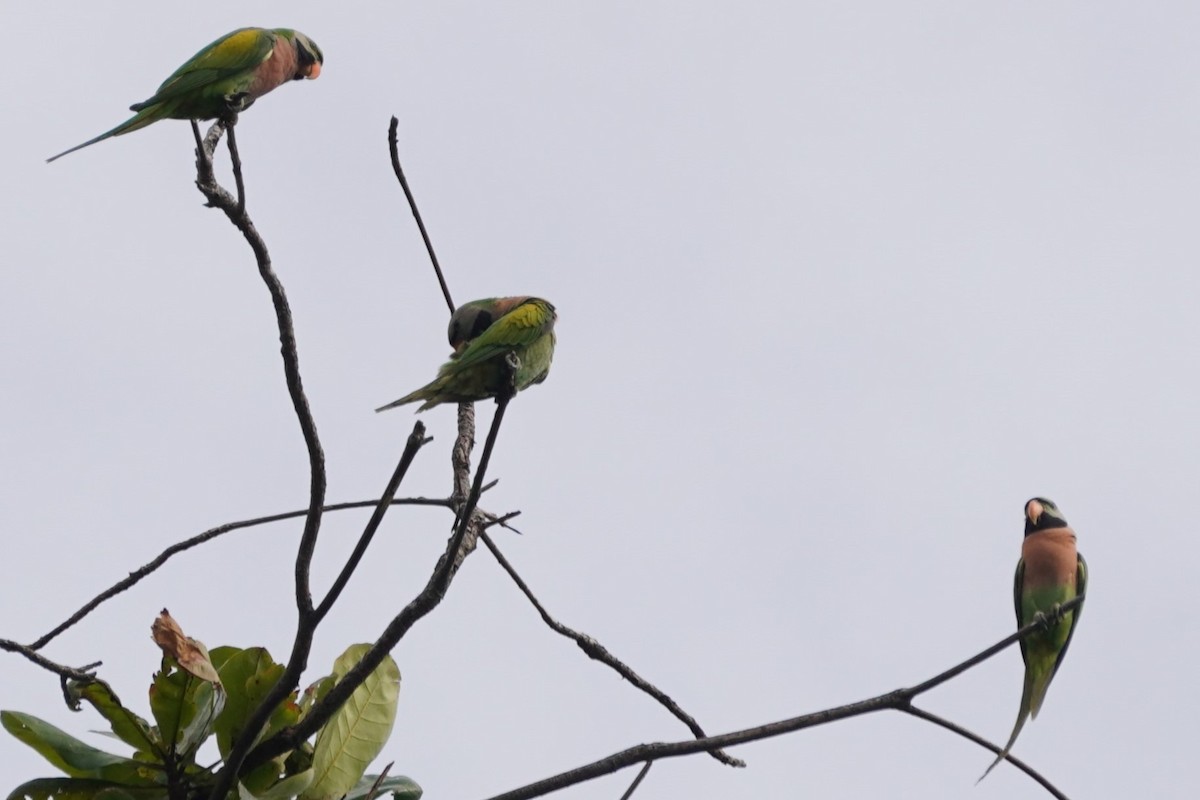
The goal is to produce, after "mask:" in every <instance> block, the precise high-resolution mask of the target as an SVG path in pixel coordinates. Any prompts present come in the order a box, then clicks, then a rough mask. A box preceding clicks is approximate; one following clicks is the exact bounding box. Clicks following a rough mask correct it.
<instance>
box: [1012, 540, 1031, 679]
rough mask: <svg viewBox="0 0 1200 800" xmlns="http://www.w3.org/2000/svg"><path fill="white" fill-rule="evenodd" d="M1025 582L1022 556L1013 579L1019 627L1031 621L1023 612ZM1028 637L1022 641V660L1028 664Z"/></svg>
mask: <svg viewBox="0 0 1200 800" xmlns="http://www.w3.org/2000/svg"><path fill="white" fill-rule="evenodd" d="M1024 584H1025V559H1023V558H1022V559H1020V560H1019V561H1017V574H1016V577H1015V578H1014V579H1013V605H1015V606H1016V608H1017V627H1018V628H1024V627H1025V626H1026V625H1027V624H1028V623H1029V620H1027V619H1025V618H1024V615H1022V614H1021V590H1022V589H1023V588H1024ZM1027 638H1028V637H1024V638H1022V639H1021V641H1020V645H1021V660H1022V661H1024V662H1025V663H1026V664H1028V663H1029V656H1028V655H1027V654H1026V652H1025V641H1026V639H1027Z"/></svg>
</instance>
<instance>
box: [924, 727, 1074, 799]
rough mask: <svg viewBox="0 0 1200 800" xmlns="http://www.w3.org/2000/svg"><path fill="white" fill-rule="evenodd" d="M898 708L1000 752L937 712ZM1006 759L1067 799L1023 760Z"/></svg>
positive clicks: (1060, 797) (1045, 787)
mask: <svg viewBox="0 0 1200 800" xmlns="http://www.w3.org/2000/svg"><path fill="white" fill-rule="evenodd" d="M900 710H901V711H903V712H904V713H906V714H912V715H913V716H914V717H917V718H918V719H923V720H925V721H926V722H932V723H933V724H934V725H940V726H941V727H943V728H945V729H946V730H948V731H952V732H953V733H957V734H958V735H959V736H961V737H963V738H964V739H969V740H970V741H972V742H974V743H975V744H977V745H979V746H980V747H984V748H987V749H988V750H991V751H992V752H993V753H996V754H997V755H999V753H1000V748H999V747H996V745H994V744H992V743H991V742H989V741H988V740H987V739H984V738H983V737H982V736H979V735H977V734H975V733H972V732H971V731H969V730H967V729H966V728H964V727H962V726H961V725H956V724H955V723H953V722H951V721H950V720H948V719H944V718H943V717H939V716H938V715H937V714H931V713H929V712H928V711H925V710H924V709H921V708H917V707H916V706H914V705H909V706H906V707H904V708H901V709H900ZM1008 760H1009V761H1011V762H1012V764H1013V766H1014V767H1016V768H1017V769H1019V770H1021V771H1022V772H1024V773H1025V774H1026V775H1028V776H1029V777H1031V778H1033V779H1034V780H1035V781H1037V782H1038V783H1040V784H1041V785H1042V787H1043V788H1044V789H1045V790H1046V791H1048V792H1049V793H1050V794H1052V795H1054V796H1055V797H1057V798H1058V800H1068V798H1067V796H1066V795H1065V794H1063V793H1062V792H1061V791H1059V790H1058V788H1057V787H1055V785H1054V784H1052V783H1050V781H1048V780H1046V779H1045V778H1043V777H1042V775H1041V773H1039V772H1037V771H1036V770H1035V769H1034V768H1033V767H1031V766H1029V765H1028V764H1026V763H1025V762H1024V761H1022V760H1021V759H1019V758H1017V757H1016V756H1014V755H1012V754H1009V756H1008Z"/></svg>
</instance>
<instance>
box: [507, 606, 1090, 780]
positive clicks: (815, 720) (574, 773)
mask: <svg viewBox="0 0 1200 800" xmlns="http://www.w3.org/2000/svg"><path fill="white" fill-rule="evenodd" d="M1084 597H1085V595H1079V596H1078V597H1076V598H1074V599H1073V600H1071V601H1069V602H1067V603H1063V604H1062V607H1061V609H1060V610H1061V612H1064V613H1065V612H1066V611H1070V610H1071V609H1072V608H1075V607H1076V606H1077V605H1079V603H1082V602H1083V600H1084ZM1046 624H1047V621H1045V620H1039V621H1037V622H1034V623H1031V624H1029V625H1026V626H1024V627H1023V628H1021V629H1020V630H1019V631H1018V632H1017V633H1015V634H1013V635H1011V636H1008V637H1005V638H1004V639H1002V640H1001V641H1000V642H998V643H997V644H995V645H993V646H991V647H989V648H987V649H986V650H983V651H982V652H980V653H978V654H977V655H974V656H972V657H971V658H968V659H967V660H966V661H963V662H962V663H960V664H957V665H955V666H954V667H951V668H950V669H948V670H946V671H945V672H942V673H940V674H938V675H936V676H935V677H933V678H931V679H930V680H927V681H925V682H923V683H920V684H917V685H916V686H914V687H912V688H909V689H896V690H894V691H891V692H888V693H886V694H881V695H878V696H876V697H871V698H868V699H866V700H860V701H858V702H856V703H849V704H847V705H842V706H835V707H833V708H827V709H824V710H822V711H815V712H813V713H811V714H802V715H800V716H798V717H792V718H790V719H784V720H780V721H778V722H771V723H767V724H766V725H758V726H755V727H753V728H745V729H743V730H739V731H733V732H730V733H723V734H720V735H717V736H708V737H705V738H703V739H688V740H686V741H681V742H667V743H663V742H659V743H657V744H640V745H637V746H635V747H630V748H628V749H626V750H622V751H620V752H618V753H613V754H612V755H609V756H606V757H605V758H602V759H599V760H598V761H593V762H592V763H590V764H585V765H583V766H581V767H576V768H575V769H572V770H568V771H566V772H560V773H559V774H557V775H553V776H551V777H549V778H545V779H543V780H540V781H537V782H535V783H531V784H529V785H527V786H522V787H520V788H519V789H513V790H512V791H509V792H505V793H503V794H498V795H495V796H493V797H491V798H488V800H529V798H533V797H541V796H543V795H546V794H549V793H551V792H555V791H558V790H559V789H565V788H567V787H568V786H574V785H576V784H579V783H583V782H585V781H589V780H592V779H594V778H599V777H601V776H603V775H611V774H612V773H614V772H617V771H618V770H621V769H624V768H625V767H629V766H633V765H634V764H640V763H643V762H647V761H656V760H658V759H661V758H675V757H677V756H685V755H691V754H693V753H700V752H711V751H712V750H714V749H716V748H721V747H732V746H734V745H739V744H746V743H748V742H754V741H758V740H760V739H767V738H770V737H773V736H780V735H783V734H785V733H792V732H794V731H799V730H804V729H805V728H813V727H816V726H818V725H825V724H827V723H830V722H837V721H839V720H843V719H849V718H851V717H857V716H861V715H863V714H871V713H874V712H877V711H884V710H888V709H891V710H896V711H903V712H904V713H906V714H911V715H913V716H915V717H918V718H920V719H926V720H928V721H929V722H933V723H935V724H937V725H941V726H942V727H943V728H945V729H947V730H950V731H953V732H954V733H957V734H959V735H960V736H963V737H964V738H966V739H968V740H969V741H972V742H975V743H976V744H978V745H980V746H981V747H984V748H986V749H988V750H991V751H992V752H993V753H999V752H1000V748H999V747H998V746H997V745H995V744H993V743H991V742H989V741H987V740H986V739H983V738H982V737H980V736H977V735H975V734H974V733H971V732H970V731H968V730H966V729H965V728H961V727H959V726H957V725H954V724H953V723H947V724H943V722H945V721H944V720H942V719H941V718H940V717H937V718H935V716H934V715H932V714H929V713H927V712H924V711H921V710H920V709H917V708H915V707H914V706H913V705H912V700H913V698H914V697H915V696H916V695H918V694H921V693H922V692H926V691H928V690H929V689H932V688H933V687H935V686H938V685H939V684H941V683H944V682H945V681H947V680H949V679H950V678H951V677H954V676H955V675H958V674H961V673H962V671H963V670H965V669H970V668H971V667H973V666H975V665H977V664H979V663H980V662H981V661H983V660H984V659H987V658H990V657H991V656H994V655H995V654H996V653H998V652H1000V651H1001V650H1003V649H1004V648H1005V647H1008V646H1011V645H1012V644H1013V643H1014V642H1016V641H1017V640H1018V639H1020V638H1022V637H1024V636H1028V635H1029V634H1031V633H1033V632H1034V631H1035V630H1038V629H1039V628H1044V627H1045V626H1046ZM1009 758H1010V760H1013V759H1012V757H1011V755H1010V756H1009ZM1027 773H1028V774H1030V776H1031V777H1034V778H1035V780H1037V781H1038V782H1039V783H1041V784H1042V785H1043V786H1045V787H1046V788H1047V789H1048V790H1049V791H1050V792H1052V793H1053V794H1054V796H1055V797H1057V798H1059V799H1060V800H1066V797H1065V795H1063V794H1062V792H1061V791H1060V790H1059V789H1057V788H1055V787H1054V786H1053V784H1051V783H1050V782H1049V781H1046V780H1045V779H1044V778H1042V777H1041V776H1040V775H1037V773H1035V772H1033V770H1027Z"/></svg>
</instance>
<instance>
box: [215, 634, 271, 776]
mask: <svg viewBox="0 0 1200 800" xmlns="http://www.w3.org/2000/svg"><path fill="white" fill-rule="evenodd" d="M224 649H225V648H217V651H215V652H216V653H219V654H220V656H222V657H224V656H226V655H227V654H226V653H225V652H223V651H224ZM283 672H284V668H283V665H282V664H276V663H275V662H274V661H273V660H272V659H271V654H270V653H268V652H267V651H266V650H265V649H263V648H261V647H250V648H247V649H245V650H240V651H238V652H236V653H232V654H228V656H227V657H225V658H223V660H222V663H221V665H220V667H219V668H218V673H219V674H220V676H221V684H222V685H223V686H224V687H225V692H226V697H227V699H226V702H225V709H224V710H223V711H222V712H221V716H220V717H219V718H218V719H217V724H216V727H215V728H214V732H215V733H216V734H217V750H218V751H219V752H220V753H221V758H225V757H226V756H228V755H229V750H230V748H231V747H233V742H234V740H235V739H237V737H238V736H239V735H241V732H242V728H243V727H245V725H246V720H247V719H249V718H250V715H251V714H252V713H253V712H254V711H255V710H256V709H257V708H258V707H259V705H260V704H261V703H262V701H263V699H264V698H265V697H266V696H267V693H268V692H270V691H271V689H273V688H275V684H276V683H278V682H279V679H280V678H281V677H283ZM288 703H289V700H285V701H284V702H283V704H282V705H284V706H287V705H288ZM267 732H268V733H271V732H273V731H271V730H270V728H269V727H268V729H267Z"/></svg>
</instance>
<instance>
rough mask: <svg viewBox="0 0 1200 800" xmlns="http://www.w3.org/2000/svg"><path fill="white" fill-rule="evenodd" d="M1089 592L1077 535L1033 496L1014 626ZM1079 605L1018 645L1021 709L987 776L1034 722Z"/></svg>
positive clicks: (1055, 510)
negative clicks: (1021, 672)
mask: <svg viewBox="0 0 1200 800" xmlns="http://www.w3.org/2000/svg"><path fill="white" fill-rule="evenodd" d="M1086 591H1087V562H1086V561H1084V560H1083V556H1081V555H1080V554H1079V551H1078V550H1076V548H1075V531H1073V530H1071V528H1070V526H1068V525H1067V520H1066V518H1065V517H1063V514H1062V512H1061V511H1059V510H1058V506H1056V505H1054V503H1052V502H1051V501H1049V500H1047V499H1046V498H1044V497H1035V498H1033V499H1032V500H1030V501H1029V502H1027V503H1026V504H1025V541H1024V543H1023V544H1022V545H1021V560H1020V561H1018V562H1017V575H1016V580H1015V581H1014V583H1013V600H1014V601H1015V604H1016V610H1017V627H1018V628H1023V627H1025V626H1026V625H1028V624H1029V623H1031V622H1033V621H1034V620H1035V619H1036V618H1037V617H1038V615H1039V614H1044V615H1051V614H1053V613H1056V611H1057V607H1058V606H1060V605H1062V604H1063V603H1065V602H1067V601H1068V600H1071V599H1073V598H1074V597H1075V596H1076V595H1081V594H1084V593H1085V592H1086ZM1082 612H1083V606H1082V605H1079V606H1076V607H1075V608H1074V609H1073V610H1071V611H1068V612H1066V613H1065V614H1063V615H1062V618H1061V619H1059V620H1058V621H1057V622H1055V623H1054V624H1053V625H1051V626H1050V628H1049V629H1048V630H1035V631H1034V632H1033V633H1031V634H1029V635H1028V636H1026V637H1025V638H1024V639H1022V640H1021V658H1023V659H1024V660H1025V688H1024V689H1023V691H1022V692H1021V707H1020V709H1019V710H1018V712H1017V722H1016V724H1015V725H1014V726H1013V730H1012V734H1011V735H1010V736H1009V737H1008V744H1006V745H1004V749H1003V750H1002V751H1001V752H1000V755H998V756H996V760H995V761H993V762H992V763H991V766H989V767H988V768H987V771H986V772H984V773H983V775H982V776H981V777H980V778H979V780H983V779H984V778H986V777H987V776H988V772H991V771H992V768H993V767H995V766H996V765H997V764H999V763H1000V762H1001V761H1003V760H1004V757H1005V756H1007V755H1008V753H1009V750H1011V749H1012V746H1013V744H1014V743H1015V742H1016V741H1017V735H1018V734H1019V733H1020V732H1021V728H1022V727H1024V726H1025V720H1026V719H1028V718H1031V717H1036V716H1037V715H1038V711H1039V710H1041V707H1042V701H1043V700H1045V698H1046V689H1048V688H1049V687H1050V681H1051V680H1052V679H1053V678H1054V673H1056V672H1058V667H1059V665H1060V664H1062V660H1063V656H1065V655H1066V654H1067V645H1069V644H1070V643H1071V637H1072V636H1074V635H1075V626H1076V624H1077V623H1078V622H1079V615H1080V614H1081V613H1082Z"/></svg>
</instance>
